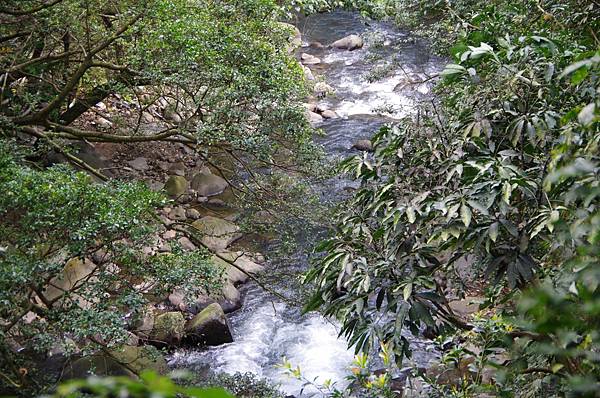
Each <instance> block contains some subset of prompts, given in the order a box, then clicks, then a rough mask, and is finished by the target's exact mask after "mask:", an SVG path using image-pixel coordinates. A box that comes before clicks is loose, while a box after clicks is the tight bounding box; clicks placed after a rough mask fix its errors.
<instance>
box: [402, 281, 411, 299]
mask: <svg viewBox="0 0 600 398" xmlns="http://www.w3.org/2000/svg"><path fill="white" fill-rule="evenodd" d="M412 289H413V285H412V283H407V284H406V285H405V286H404V289H403V290H402V296H403V297H404V301H408V299H409V298H410V295H411V294H412Z"/></svg>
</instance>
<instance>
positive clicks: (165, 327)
mask: <svg viewBox="0 0 600 398" xmlns="http://www.w3.org/2000/svg"><path fill="white" fill-rule="evenodd" d="M184 329H185V319H184V317H183V314H182V313H181V312H177V311H172V312H165V313H164V314H160V315H157V316H156V317H155V318H154V325H153V327H152V332H151V333H150V336H149V340H150V342H151V343H153V344H157V345H176V344H179V342H180V341H181V338H182V337H183V334H184Z"/></svg>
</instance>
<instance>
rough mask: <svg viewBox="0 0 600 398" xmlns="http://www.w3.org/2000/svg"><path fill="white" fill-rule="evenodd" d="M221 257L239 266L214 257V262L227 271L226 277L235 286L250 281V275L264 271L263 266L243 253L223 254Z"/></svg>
mask: <svg viewBox="0 0 600 398" xmlns="http://www.w3.org/2000/svg"><path fill="white" fill-rule="evenodd" d="M219 255H220V256H221V257H223V258H225V259H227V260H228V261H230V262H232V263H233V264H235V265H236V266H237V267H236V266H233V265H231V264H230V263H228V262H227V261H224V260H223V259H221V258H219V257H217V256H214V257H213V261H214V262H215V263H216V264H217V265H220V266H222V267H223V268H224V269H225V276H226V277H227V279H228V280H229V281H230V282H231V283H233V284H238V283H245V282H247V281H248V278H249V276H248V274H251V275H252V274H257V273H259V272H261V271H262V270H263V269H264V267H263V266H262V265H261V264H258V263H257V262H255V261H254V260H253V259H252V258H250V257H249V256H247V255H245V254H244V253H243V252H221V253H219Z"/></svg>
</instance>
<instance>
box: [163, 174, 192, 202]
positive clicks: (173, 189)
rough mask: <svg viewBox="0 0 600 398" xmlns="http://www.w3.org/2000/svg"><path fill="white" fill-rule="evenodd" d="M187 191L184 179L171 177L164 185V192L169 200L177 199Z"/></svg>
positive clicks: (186, 183)
mask: <svg viewBox="0 0 600 398" xmlns="http://www.w3.org/2000/svg"><path fill="white" fill-rule="evenodd" d="M187 189H188V182H187V180H186V179H185V177H182V176H177V175H172V176H170V177H169V179H168V180H167V182H166V183H165V191H166V192H167V194H168V195H169V196H170V197H171V198H177V197H179V196H181V195H183V194H185V192H186V191H187Z"/></svg>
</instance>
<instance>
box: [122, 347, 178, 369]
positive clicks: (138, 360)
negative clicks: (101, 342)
mask: <svg viewBox="0 0 600 398" xmlns="http://www.w3.org/2000/svg"><path fill="white" fill-rule="evenodd" d="M110 355H111V356H112V357H113V358H114V359H115V360H116V361H117V362H118V363H120V364H121V365H123V366H125V367H126V368H127V369H129V370H130V371H131V372H133V373H135V374H139V373H141V372H142V371H144V370H152V371H154V372H156V373H159V374H167V373H168V372H169V367H168V366H167V361H166V360H165V358H164V357H163V354H162V353H161V352H160V351H159V350H158V349H156V347H152V346H141V347H134V346H130V345H126V346H123V347H121V348H118V349H115V350H112V351H111V352H110Z"/></svg>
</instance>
